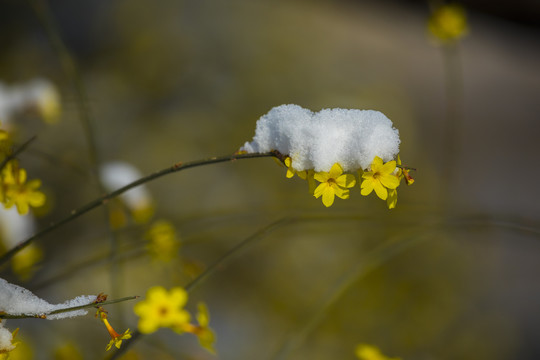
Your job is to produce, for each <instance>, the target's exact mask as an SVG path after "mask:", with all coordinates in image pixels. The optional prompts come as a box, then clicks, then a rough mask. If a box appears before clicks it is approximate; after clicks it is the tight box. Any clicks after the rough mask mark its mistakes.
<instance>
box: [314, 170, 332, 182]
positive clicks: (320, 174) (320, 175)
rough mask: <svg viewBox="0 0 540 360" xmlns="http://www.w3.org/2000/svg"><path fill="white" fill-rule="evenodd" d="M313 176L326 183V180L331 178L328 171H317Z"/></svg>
mask: <svg viewBox="0 0 540 360" xmlns="http://www.w3.org/2000/svg"><path fill="white" fill-rule="evenodd" d="M313 177H314V178H315V180H317V181H318V182H321V183H324V182H326V181H328V179H329V178H330V175H329V174H328V173H327V172H324V171H320V172H316V173H315V174H313Z"/></svg>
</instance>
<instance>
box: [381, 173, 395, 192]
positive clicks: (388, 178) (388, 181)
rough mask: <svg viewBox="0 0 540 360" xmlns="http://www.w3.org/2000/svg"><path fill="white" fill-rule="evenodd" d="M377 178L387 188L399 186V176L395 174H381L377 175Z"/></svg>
mask: <svg viewBox="0 0 540 360" xmlns="http://www.w3.org/2000/svg"><path fill="white" fill-rule="evenodd" d="M379 180H380V181H381V183H382V184H383V185H384V186H386V187H387V188H389V189H395V188H397V187H398V186H399V178H398V177H397V176H395V175H388V174H383V175H381V176H380V177H379Z"/></svg>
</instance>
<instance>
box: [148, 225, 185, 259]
mask: <svg viewBox="0 0 540 360" xmlns="http://www.w3.org/2000/svg"><path fill="white" fill-rule="evenodd" d="M146 237H147V239H148V244H147V246H146V247H147V249H148V252H149V253H150V255H152V256H153V257H154V258H155V259H156V260H161V261H164V262H169V261H171V260H172V259H174V258H175V257H176V256H177V254H178V248H179V247H180V240H179V239H178V237H177V235H176V231H175V229H174V226H173V225H172V224H171V223H170V222H168V221H165V220H160V221H156V222H155V223H154V224H152V227H151V228H150V230H148V232H147V233H146Z"/></svg>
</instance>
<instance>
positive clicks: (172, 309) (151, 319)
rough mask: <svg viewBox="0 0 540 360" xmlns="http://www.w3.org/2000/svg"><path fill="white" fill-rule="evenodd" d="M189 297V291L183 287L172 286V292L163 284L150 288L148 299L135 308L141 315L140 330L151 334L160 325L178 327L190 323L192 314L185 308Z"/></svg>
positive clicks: (138, 314)
mask: <svg viewBox="0 0 540 360" xmlns="http://www.w3.org/2000/svg"><path fill="white" fill-rule="evenodd" d="M187 299H188V295H187V292H186V291H185V290H184V289H182V288H181V287H175V288H172V289H171V291H170V292H168V291H167V290H165V288H163V287H161V286H154V287H152V288H150V289H149V290H148V292H147V293H146V300H144V301H141V302H139V303H137V304H136V305H135V307H134V308H133V310H134V312H135V314H137V316H139V324H138V328H139V331H140V332H141V333H143V334H150V333H153V332H155V331H156V330H157V329H159V328H160V327H170V328H173V329H178V328H181V327H182V325H183V324H187V323H189V319H190V315H189V313H188V312H187V311H186V310H184V309H183V307H184V305H185V304H186V302H187Z"/></svg>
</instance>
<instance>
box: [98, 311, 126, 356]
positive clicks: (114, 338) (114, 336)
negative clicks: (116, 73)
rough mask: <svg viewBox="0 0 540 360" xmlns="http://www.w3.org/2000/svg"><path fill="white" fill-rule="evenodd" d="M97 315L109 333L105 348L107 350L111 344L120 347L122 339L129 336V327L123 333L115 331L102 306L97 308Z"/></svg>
mask: <svg viewBox="0 0 540 360" xmlns="http://www.w3.org/2000/svg"><path fill="white" fill-rule="evenodd" d="M97 315H98V316H99V318H100V319H101V321H102V322H103V324H105V327H106V328H107V331H108V332H109V335H111V341H109V343H108V344H107V347H106V348H105V350H106V351H109V350H110V349H111V348H112V347H113V345H114V346H116V347H117V348H118V349H120V346H121V345H122V341H123V340H127V339H130V338H131V332H130V331H129V329H127V330H126V331H124V333H123V334H119V333H117V332H116V331H115V330H114V329H113V327H112V326H111V324H110V323H109V320H107V312H106V311H105V310H103V308H101V307H100V308H98V311H97Z"/></svg>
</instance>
